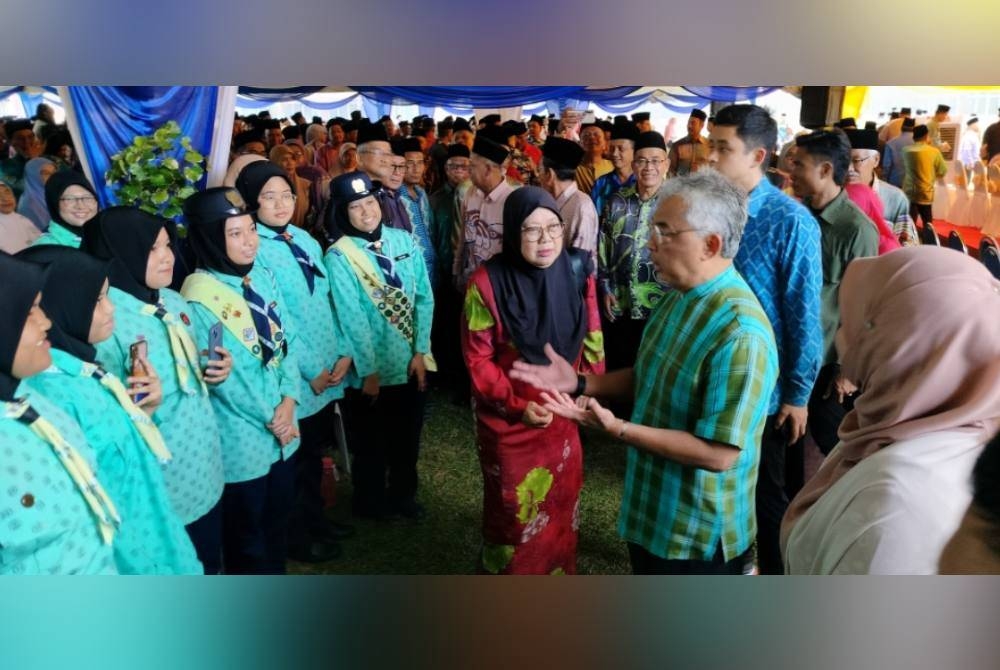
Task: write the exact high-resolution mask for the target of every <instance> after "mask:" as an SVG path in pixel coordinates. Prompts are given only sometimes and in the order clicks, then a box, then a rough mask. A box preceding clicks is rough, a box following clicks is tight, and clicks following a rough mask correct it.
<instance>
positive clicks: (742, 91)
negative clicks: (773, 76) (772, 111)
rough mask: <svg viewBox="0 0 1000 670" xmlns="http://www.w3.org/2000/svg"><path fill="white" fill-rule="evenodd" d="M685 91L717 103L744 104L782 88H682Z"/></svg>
mask: <svg viewBox="0 0 1000 670" xmlns="http://www.w3.org/2000/svg"><path fill="white" fill-rule="evenodd" d="M681 88H683V89H684V90H685V91H688V92H689V93H693V94H695V95H697V96H699V97H701V98H707V99H708V100H714V101H715V102H743V101H745V100H756V99H757V98H759V97H761V96H762V95H767V94H768V93H771V92H772V91H776V90H778V89H780V88H781V87H780V86H682V87H681Z"/></svg>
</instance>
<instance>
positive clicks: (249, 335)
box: [243, 328, 257, 342]
mask: <svg viewBox="0 0 1000 670" xmlns="http://www.w3.org/2000/svg"><path fill="white" fill-rule="evenodd" d="M256 337H257V331H256V330H254V329H253V328H244V329H243V339H244V340H245V341H247V342H253V341H254V339H255V338H256Z"/></svg>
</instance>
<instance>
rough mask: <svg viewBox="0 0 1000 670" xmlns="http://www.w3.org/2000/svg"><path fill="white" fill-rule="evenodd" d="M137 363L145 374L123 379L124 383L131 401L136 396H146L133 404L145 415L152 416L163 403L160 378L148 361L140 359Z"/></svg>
mask: <svg viewBox="0 0 1000 670" xmlns="http://www.w3.org/2000/svg"><path fill="white" fill-rule="evenodd" d="M139 363H140V364H141V365H142V369H143V370H144V371H145V372H146V374H144V375H138V376H133V377H128V378H126V379H125V383H126V384H128V394H129V395H130V396H132V400H135V397H136V396H137V395H141V394H145V395H146V397H145V398H143V399H142V400H140V401H139V402H137V403H135V404H136V406H137V407H141V408H142V409H143V411H144V412H146V414H148V415H149V416H153V412H155V411H156V408H157V407H159V406H160V403H162V402H163V386H162V384H160V378H159V377H158V376H157V375H156V370H155V368H153V364H152V363H150V362H149V359H147V358H140V359H139Z"/></svg>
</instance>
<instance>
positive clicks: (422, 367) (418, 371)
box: [407, 354, 427, 391]
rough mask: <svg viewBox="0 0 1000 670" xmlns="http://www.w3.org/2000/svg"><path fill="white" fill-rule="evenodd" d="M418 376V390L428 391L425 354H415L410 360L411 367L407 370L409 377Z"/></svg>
mask: <svg viewBox="0 0 1000 670" xmlns="http://www.w3.org/2000/svg"><path fill="white" fill-rule="evenodd" d="M413 375H416V376H417V390H418V391H426V390H427V366H426V364H425V363H424V355H423V354H413V358H411V359H410V367H409V368H408V369H407V376H411V377H412V376H413Z"/></svg>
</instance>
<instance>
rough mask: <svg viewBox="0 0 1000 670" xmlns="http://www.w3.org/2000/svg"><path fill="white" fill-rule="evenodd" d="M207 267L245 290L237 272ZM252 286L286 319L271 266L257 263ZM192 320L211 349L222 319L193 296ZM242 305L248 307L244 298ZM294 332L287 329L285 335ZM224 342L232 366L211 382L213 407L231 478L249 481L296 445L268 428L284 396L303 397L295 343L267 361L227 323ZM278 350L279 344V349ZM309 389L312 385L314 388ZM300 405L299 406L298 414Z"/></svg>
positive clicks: (228, 479) (201, 342) (227, 474)
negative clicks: (211, 333) (218, 381)
mask: <svg viewBox="0 0 1000 670" xmlns="http://www.w3.org/2000/svg"><path fill="white" fill-rule="evenodd" d="M198 272H208V274H210V275H212V277H214V278H215V279H217V280H219V281H220V282H222V283H223V284H225V285H226V286H227V287H228V288H229V289H231V290H232V291H235V293H236V295H238V296H242V295H243V279H242V277H236V276H234V275H227V274H222V273H221V272H214V271H211V270H198ZM249 277H250V281H251V282H252V285H253V289H254V291H256V292H257V293H258V294H259V295H260V296H261V297H262V298H263V299H264V301H265V302H266V303H268V304H272V303H273V304H274V311H275V312H276V313H277V314H278V317H279V318H280V319H282V327H283V328H284V316H285V314H287V310H286V309H285V306H284V305H283V304H282V303H281V294H280V292H279V291H278V285H277V282H276V281H275V279H274V275H272V274H271V272H270V270H268V269H267V268H265V267H264V266H263V265H258V264H254V268H253V270H251V271H250V274H249ZM188 304H189V305H190V310H189V311H190V315H191V321H192V323H193V324H194V326H195V331H196V332H197V334H198V337H197V339H196V340H195V341H196V342H197V344H198V349H199V351H200V350H207V349H208V331H209V328H211V327H212V325H213V324H215V323H216V322H217V321H218V317H216V316H215V314H213V313H212V312H211V311H209V309H208V308H207V307H205V306H203V305H201V304H200V303H197V302H194V301H190V302H189V303H188ZM242 305H243V306H244V307H243V308H244V309H246V310H247V311H248V312H249V309H250V308H249V307H247V306H246V301H243V302H242ZM288 337H291V334H290V333H287V334H286V336H285V339H287V338H288ZM222 346H223V347H225V348H226V349H228V350H229V352H230V353H231V354H232V356H233V369H232V372H230V373H229V378H228V379H226V381H224V382H223V383H221V384H219V385H218V386H209V396H210V398H211V400H212V407H213V408H214V409H215V419H216V421H217V422H218V424H219V435H220V438H221V440H222V465H223V469H224V471H225V478H226V483H227V484H232V483H236V482H245V481H249V480H251V479H257V478H258V477H263V476H264V475H266V474H267V473H268V471H269V470H270V469H271V465H272V464H274V463H276V462H278V461H279V460H282V459H285V458H289V457H290V456H291V455H292V454H294V453H295V451H296V450H297V449H298V446H299V441H298V440H297V439H296V440H295V441H293V442H291V443H290V444H289V445H287V446H285V447H281V445H280V444H279V442H278V438H276V437H275V436H274V434H273V433H271V431H270V430H268V428H267V424H269V423H271V419H272V418H274V408H275V407H277V406H278V405H279V404H280V403H281V400H282V398H284V397H288V398H292V399H293V400H295V401H296V402H298V399H299V369H298V365H297V364H296V361H295V357H294V348H293V347H289V348H288V353H287V355H286V356H284V357H281V356H280V354H278V353H277V352H275V353H276V358H280V362H279V363H278V364H277V365H272V366H266V367H265V366H264V364H263V363H262V362H261V360H260V359H259V358H257V357H255V356H254V355H253V354H252V353H250V351H249V350H248V349H247V348H246V347H245V346H243V344H242V342H239V341H237V339H236V337H235V336H234V335H233V334H232V333H231V332H230V331H229V329H228V328H223V329H222ZM279 351H280V350H279ZM310 392H311V391H310ZM297 418H298V410H297V408H296V419H297Z"/></svg>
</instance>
